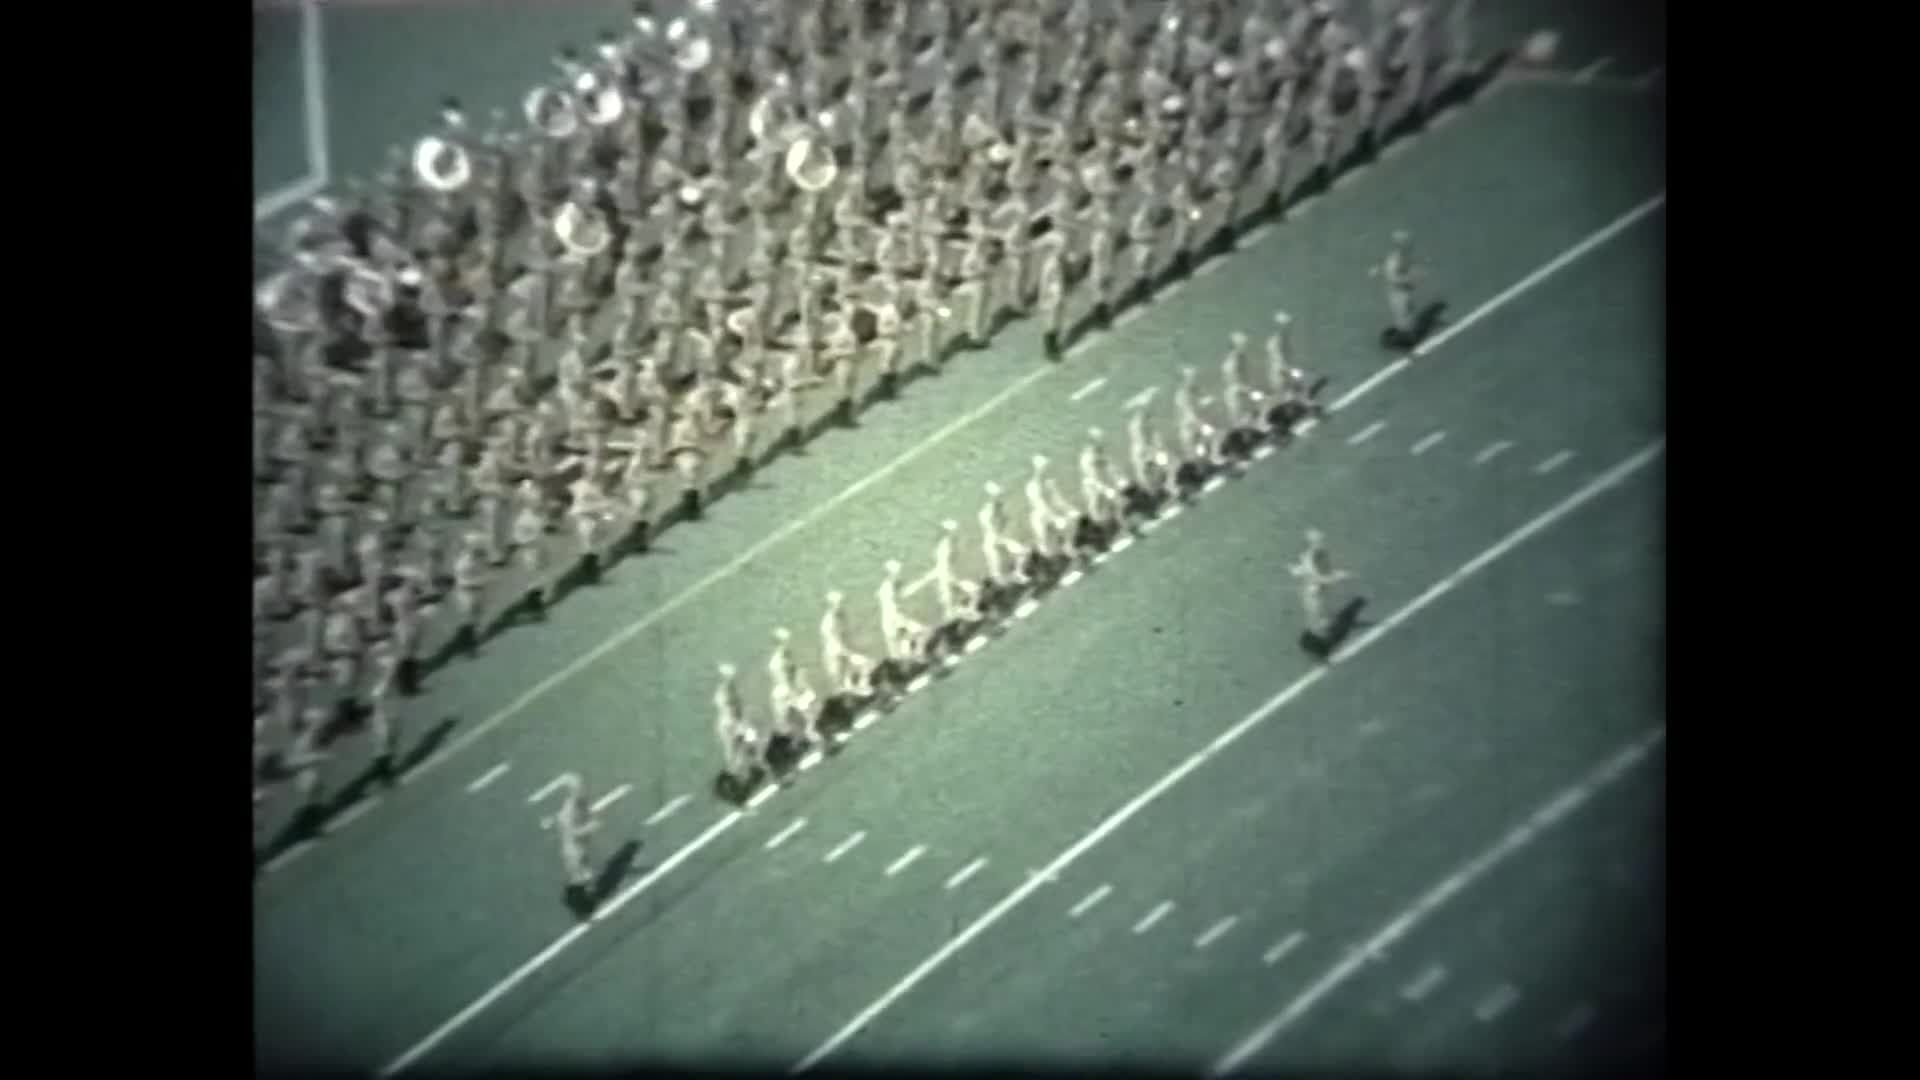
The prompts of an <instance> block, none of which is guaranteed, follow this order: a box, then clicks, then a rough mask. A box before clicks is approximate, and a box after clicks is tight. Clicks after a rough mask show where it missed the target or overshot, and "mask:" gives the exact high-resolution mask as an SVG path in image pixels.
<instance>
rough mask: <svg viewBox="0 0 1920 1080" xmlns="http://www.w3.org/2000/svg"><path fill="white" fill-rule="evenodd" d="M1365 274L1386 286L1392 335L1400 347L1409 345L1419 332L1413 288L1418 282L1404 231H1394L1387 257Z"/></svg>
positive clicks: (1410, 241) (1410, 247) (1410, 244)
mask: <svg viewBox="0 0 1920 1080" xmlns="http://www.w3.org/2000/svg"><path fill="white" fill-rule="evenodd" d="M1369 273H1370V274H1372V275H1374V276H1377V277H1379V278H1380V279H1381V280H1382V281H1383V282H1385V284H1386V287H1387V310H1388V312H1389V313H1391V315H1392V317H1393V324H1392V326H1391V330H1392V332H1393V334H1395V335H1396V336H1398V338H1399V340H1400V343H1401V344H1402V345H1412V344H1413V340H1414V333H1415V331H1417V330H1418V329H1419V327H1418V326H1417V325H1416V324H1415V321H1414V310H1413V287H1414V284H1415V283H1416V282H1417V281H1418V280H1419V278H1420V271H1419V269H1418V268H1417V267H1416V266H1414V263H1413V238H1412V237H1411V236H1409V235H1408V234H1407V232H1406V231H1405V230H1404V229H1401V230H1396V231H1395V232H1394V234H1393V247H1392V248H1390V249H1389V250H1388V251H1387V257H1386V258H1385V259H1384V260H1382V261H1381V263H1380V265H1378V266H1376V267H1374V268H1373V269H1372V270H1370V271H1369Z"/></svg>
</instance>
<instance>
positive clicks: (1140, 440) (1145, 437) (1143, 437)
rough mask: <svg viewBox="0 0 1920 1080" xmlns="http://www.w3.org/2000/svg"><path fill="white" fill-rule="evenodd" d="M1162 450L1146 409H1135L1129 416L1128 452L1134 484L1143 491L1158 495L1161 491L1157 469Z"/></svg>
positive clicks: (1139, 407)
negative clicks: (1157, 461) (1157, 460)
mask: <svg viewBox="0 0 1920 1080" xmlns="http://www.w3.org/2000/svg"><path fill="white" fill-rule="evenodd" d="M1160 449H1161V448H1160V439H1159V436H1158V435H1156V434H1155V433H1154V431H1153V428H1152V426H1151V424H1150V422H1149V421H1148V419H1147V410H1146V407H1145V406H1137V407H1135V408H1134V410H1133V412H1132V413H1130V414H1128V416H1127V451H1128V457H1129V458H1130V460H1131V462H1132V465H1133V482H1134V483H1135V484H1138V485H1139V486H1140V489H1141V490H1142V491H1146V492H1151V493H1157V492H1159V490H1160V482H1159V481H1160V477H1159V475H1158V469H1157V467H1156V459H1157V458H1158V457H1159V456H1160Z"/></svg>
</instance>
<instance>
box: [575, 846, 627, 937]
mask: <svg viewBox="0 0 1920 1080" xmlns="http://www.w3.org/2000/svg"><path fill="white" fill-rule="evenodd" d="M639 855H640V841H638V840H629V841H627V842H626V843H624V844H621V845H620V847H619V849H618V850H617V851H615V852H614V853H613V857H612V858H610V859H608V860H607V865H605V866H603V867H601V868H600V874H599V876H598V877H596V878H594V879H593V884H591V885H589V886H587V887H586V888H580V887H578V886H574V885H569V886H567V890H566V894H565V899H566V904H567V910H569V911H571V912H573V913H574V915H575V916H577V917H579V918H582V919H587V918H591V917H592V916H593V913H594V911H595V910H596V909H598V908H599V906H600V905H601V904H604V903H606V902H607V901H608V900H610V899H612V898H613V895H614V893H616V892H618V891H619V889H620V885H621V883H622V882H624V881H626V879H627V877H628V875H630V874H632V873H633V863H634V860H635V859H636V858H638V857H639Z"/></svg>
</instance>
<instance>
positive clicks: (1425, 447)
mask: <svg viewBox="0 0 1920 1080" xmlns="http://www.w3.org/2000/svg"><path fill="white" fill-rule="evenodd" d="M1446 437H1447V433H1446V432H1444V431H1436V432H1434V433H1433V434H1431V435H1428V436H1427V437H1426V438H1424V439H1421V440H1420V441H1419V442H1417V443H1414V444H1413V456H1414V457H1419V456H1420V455H1421V454H1424V453H1426V452H1427V451H1429V450H1431V449H1433V448H1434V447H1436V446H1439V445H1440V440H1442V439H1444V438H1446Z"/></svg>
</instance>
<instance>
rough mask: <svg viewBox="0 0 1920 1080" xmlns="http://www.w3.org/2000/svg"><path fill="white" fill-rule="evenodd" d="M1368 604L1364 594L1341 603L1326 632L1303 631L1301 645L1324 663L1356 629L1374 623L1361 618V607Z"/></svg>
mask: <svg viewBox="0 0 1920 1080" xmlns="http://www.w3.org/2000/svg"><path fill="white" fill-rule="evenodd" d="M1366 606H1367V598H1366V597H1364V596H1356V597H1354V598H1353V599H1351V600H1349V601H1347V602H1346V603H1345V604H1343V605H1341V607H1340V610H1339V611H1337V612H1334V615H1333V621H1332V622H1330V623H1328V624H1327V629H1326V632H1325V633H1324V634H1315V633H1314V632H1312V631H1311V630H1309V631H1306V632H1304V633H1302V634H1301V635H1300V647H1301V648H1302V649H1305V650H1306V651H1307V653H1308V654H1309V655H1311V656H1312V657H1313V658H1314V659H1316V660H1319V661H1320V662H1322V663H1325V662H1326V661H1328V660H1330V659H1332V657H1333V654H1334V653H1336V652H1338V651H1339V650H1340V647H1341V646H1342V645H1345V644H1346V643H1347V639H1348V638H1350V637H1352V636H1353V632H1354V631H1355V630H1358V629H1360V628H1361V627H1364V626H1372V625H1373V624H1372V623H1371V622H1367V621H1365V620H1363V619H1361V618H1360V612H1361V609H1363V608H1365V607H1366Z"/></svg>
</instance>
